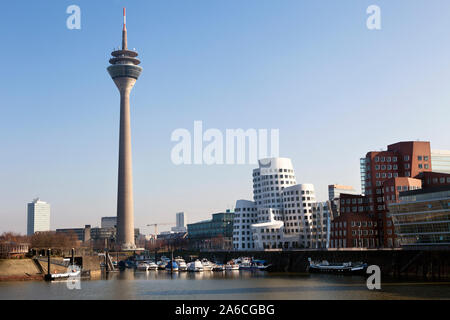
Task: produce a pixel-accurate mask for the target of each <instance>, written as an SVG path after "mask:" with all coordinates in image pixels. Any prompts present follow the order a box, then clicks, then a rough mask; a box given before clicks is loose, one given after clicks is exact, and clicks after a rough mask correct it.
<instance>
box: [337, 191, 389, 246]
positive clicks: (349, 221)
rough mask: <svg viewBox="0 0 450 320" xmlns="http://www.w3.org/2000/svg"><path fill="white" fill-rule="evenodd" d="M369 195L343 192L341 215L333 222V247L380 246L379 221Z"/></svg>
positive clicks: (340, 207)
mask: <svg viewBox="0 0 450 320" xmlns="http://www.w3.org/2000/svg"><path fill="white" fill-rule="evenodd" d="M368 199H369V198H368V197H365V196H363V195H353V194H343V193H341V195H340V197H339V216H338V217H335V218H334V219H333V222H332V223H331V230H330V232H331V234H330V247H331V248H377V247H379V246H380V238H379V233H378V221H377V219H376V218H375V216H374V214H373V213H372V212H371V211H370V206H369V201H368Z"/></svg>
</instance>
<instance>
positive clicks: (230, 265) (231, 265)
mask: <svg viewBox="0 0 450 320" xmlns="http://www.w3.org/2000/svg"><path fill="white" fill-rule="evenodd" d="M225 270H226V271H233V270H239V264H237V263H235V262H234V261H233V260H231V261H229V262H228V263H227V264H226V265H225Z"/></svg>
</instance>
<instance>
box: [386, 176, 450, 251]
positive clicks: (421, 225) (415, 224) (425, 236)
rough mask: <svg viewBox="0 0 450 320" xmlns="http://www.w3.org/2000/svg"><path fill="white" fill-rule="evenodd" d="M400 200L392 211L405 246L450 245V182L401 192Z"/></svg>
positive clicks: (391, 208)
mask: <svg viewBox="0 0 450 320" xmlns="http://www.w3.org/2000/svg"><path fill="white" fill-rule="evenodd" d="M399 200H400V201H399V202H395V203H391V204H390V205H389V214H390V216H391V217H392V220H393V223H394V226H395V230H396V233H397V236H398V238H399V240H400V244H401V245H402V246H405V247H424V246H446V247H448V246H449V245H450V184H448V185H444V186H440V187H430V188H427V189H422V190H411V191H404V192H400V198H399Z"/></svg>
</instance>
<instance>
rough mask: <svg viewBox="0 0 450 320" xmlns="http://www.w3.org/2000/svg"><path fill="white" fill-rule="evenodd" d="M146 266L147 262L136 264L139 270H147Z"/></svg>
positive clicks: (147, 266) (147, 265)
mask: <svg viewBox="0 0 450 320" xmlns="http://www.w3.org/2000/svg"><path fill="white" fill-rule="evenodd" d="M148 268H149V264H148V263H146V262H140V263H139V264H138V265H137V269H138V270H140V271H148Z"/></svg>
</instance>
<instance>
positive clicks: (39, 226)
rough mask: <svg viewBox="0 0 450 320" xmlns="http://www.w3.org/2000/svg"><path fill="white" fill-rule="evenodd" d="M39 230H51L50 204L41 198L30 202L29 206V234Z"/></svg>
mask: <svg viewBox="0 0 450 320" xmlns="http://www.w3.org/2000/svg"><path fill="white" fill-rule="evenodd" d="M37 231H50V204H48V203H47V202H44V201H41V200H40V199H39V198H36V199H34V200H33V201H32V202H30V203H28V207H27V235H29V236H31V235H33V234H34V233H35V232H37Z"/></svg>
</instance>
